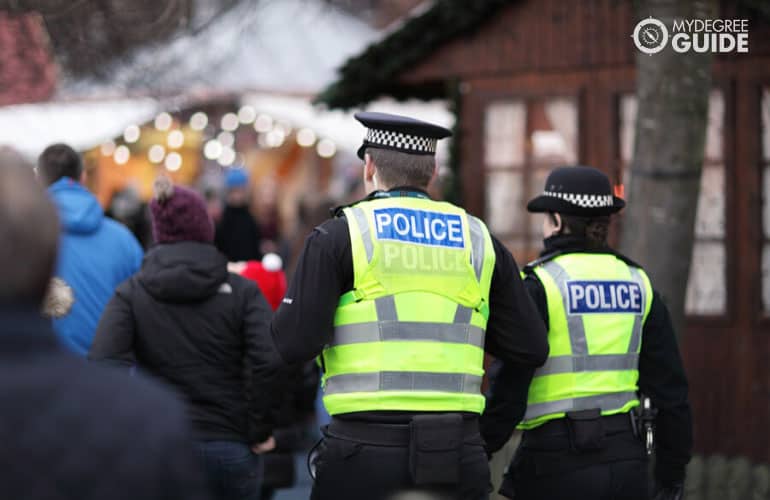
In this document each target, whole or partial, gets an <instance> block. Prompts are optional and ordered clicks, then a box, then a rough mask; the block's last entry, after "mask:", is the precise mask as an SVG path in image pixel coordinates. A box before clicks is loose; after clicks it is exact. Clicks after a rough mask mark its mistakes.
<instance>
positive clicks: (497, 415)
mask: <svg viewBox="0 0 770 500" xmlns="http://www.w3.org/2000/svg"><path fill="white" fill-rule="evenodd" d="M508 259H510V261H511V262H513V258H512V257H510V254H508ZM513 266H514V268H515V266H516V263H515V262H513ZM496 270H497V269H496ZM515 273H516V278H517V281H518V285H519V288H520V289H522V290H524V289H526V292H524V295H525V296H526V297H525V298H526V299H527V300H528V301H529V302H530V305H529V307H528V309H529V311H528V312H529V314H530V315H534V318H532V319H530V321H532V322H534V323H537V324H538V325H540V328H539V329H538V330H539V332H540V333H538V334H537V335H538V338H539V339H540V342H542V343H545V351H544V354H543V360H542V361H541V362H540V363H539V364H538V365H533V364H520V363H515V362H514V363H511V362H505V361H500V360H498V361H496V362H495V363H494V365H493V369H491V370H490V386H489V393H488V394H487V402H486V407H485V409H484V414H483V415H482V416H481V421H480V424H481V434H482V436H483V438H484V441H485V442H486V443H487V452H488V453H490V454H491V453H494V452H496V451H497V450H499V449H500V448H502V447H503V446H504V445H505V443H506V442H507V441H508V439H509V438H510V437H511V434H512V433H513V431H514V429H515V428H516V425H517V424H518V423H519V422H520V421H521V420H522V419H523V418H524V413H525V412H526V411H527V395H528V392H529V384H530V382H532V377H533V375H534V373H535V368H536V367H537V366H540V365H541V364H542V363H543V362H545V358H546V357H547V356H548V329H547V326H546V325H545V323H544V322H543V320H544V319H546V317H547V305H546V302H545V291H544V290H543V287H542V285H541V284H540V282H539V281H538V280H537V279H534V278H532V277H528V278H527V279H525V280H524V282H523V285H522V281H521V279H520V278H519V273H518V269H515ZM493 287H494V281H493ZM530 297H531V298H532V299H534V300H530ZM539 298H540V299H542V300H538V299H539ZM520 300H523V299H520ZM541 302H542V303H541ZM533 303H534V305H532V304H533ZM490 318H491V315H490Z"/></svg>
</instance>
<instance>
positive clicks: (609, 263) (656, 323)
mask: <svg viewBox="0 0 770 500" xmlns="http://www.w3.org/2000/svg"><path fill="white" fill-rule="evenodd" d="M624 205H625V202H624V201H623V200H622V199H620V198H617V197H615V196H613V194H612V191H611V187H610V182H609V180H608V179H607V177H606V176H605V175H604V174H603V173H602V172H600V171H599V170H597V169H594V168H590V167H562V168H557V169H555V170H554V171H553V172H551V174H550V175H549V176H548V179H547V180H546V186H545V190H544V192H543V193H542V195H540V196H538V197H537V198H535V199H533V200H532V201H530V202H529V205H528V206H527V209H528V210H529V211H530V212H545V213H546V216H545V220H544V224H543V233H544V236H545V238H546V239H545V251H544V252H543V254H542V256H541V257H540V258H539V259H538V260H536V261H535V262H533V263H531V264H529V265H528V266H527V267H526V268H525V273H526V280H525V285H526V287H527V289H528V291H529V292H530V294H531V295H532V297H533V299H534V300H535V303H536V304H537V306H538V308H539V310H540V314H541V316H542V317H543V319H544V320H545V321H546V323H547V325H548V342H549V345H550V355H549V358H548V361H547V362H546V363H545V365H544V366H542V367H541V368H539V369H537V370H536V371H535V376H534V378H533V380H532V384H531V386H530V388H529V396H528V404H527V407H526V414H525V415H524V418H523V420H522V421H521V424H520V428H523V429H524V435H523V437H522V442H521V445H520V447H519V450H518V452H517V455H516V457H515V458H514V460H513V463H512V464H511V467H510V468H509V472H508V474H507V476H506V478H505V481H504V483H503V486H502V488H501V493H503V494H504V495H506V496H508V497H510V498H515V499H516V500H519V499H521V500H533V499H549V500H557V499H572V498H597V499H598V498H601V499H607V500H610V499H624V500H633V499H640V500H641V499H647V498H648V488H647V464H646V454H645V446H644V444H643V443H642V442H641V440H640V439H637V438H646V432H645V429H644V428H643V426H635V425H632V419H631V418H630V415H629V412H630V411H632V409H633V408H635V407H637V406H638V405H639V396H638V394H637V392H638V391H639V390H641V392H642V393H643V394H645V395H647V396H649V397H650V398H651V399H652V402H653V403H654V405H655V407H656V408H657V411H658V414H657V418H656V419H655V425H656V426H657V441H658V442H657V458H656V480H657V483H658V492H657V495H656V497H655V498H659V499H664V498H665V499H675V498H680V496H681V490H682V482H683V479H684V471H685V465H686V464H687V462H688V461H689V459H690V451H691V446H692V429H691V419H690V408H689V404H688V402H687V381H686V378H685V374H684V369H683V367H682V362H681V359H680V357H679V351H678V349H677V344H676V340H675V338H674V332H673V329H672V325H671V321H670V318H669V313H668V310H667V308H666V305H665V304H664V303H663V301H662V300H661V297H660V296H659V295H658V294H657V292H655V291H654V290H653V289H652V286H651V284H650V280H649V278H648V277H647V275H646V274H645V272H644V271H643V270H642V269H641V268H640V267H639V265H637V264H635V263H634V262H632V261H630V260H629V259H627V258H626V257H624V256H623V255H620V254H618V253H616V252H614V251H613V250H611V249H610V248H609V247H608V246H607V242H606V238H607V228H608V224H609V215H610V214H612V213H615V212H617V211H618V210H620V209H621V208H623V206H624ZM513 380H515V377H508V379H507V380H496V381H495V382H494V384H493V390H492V396H491V402H490V405H489V406H490V412H488V414H486V415H485V417H484V418H485V420H484V424H485V428H484V429H483V434H484V436H485V438H488V440H489V441H490V442H489V444H490V447H491V448H492V449H495V448H499V447H500V446H502V442H501V441H502V440H503V439H505V438H507V436H509V435H510V432H511V430H512V428H513V427H512V426H513V425H515V424H516V422H517V421H518V415H520V410H519V409H518V408H517V406H518V404H517V401H516V399H515V398H514V397H512V396H511V395H510V389H509V388H508V386H507V384H510V383H511V382H512V381H513ZM506 400H508V403H509V404H508V405H507V410H506V404H505V402H506ZM511 415H513V416H514V418H511V417H510V416H511ZM640 427H642V428H640ZM501 428H502V430H501ZM635 434H636V437H635V436H634V435H635Z"/></svg>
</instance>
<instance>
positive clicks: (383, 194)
mask: <svg viewBox="0 0 770 500" xmlns="http://www.w3.org/2000/svg"><path fill="white" fill-rule="evenodd" d="M399 196H403V197H417V198H427V199H430V195H428V192H427V191H425V190H424V189H421V188H418V187H413V186H396V187H394V188H390V189H388V190H382V189H378V190H377V191H372V192H371V193H369V194H368V195H366V196H365V197H364V198H362V199H360V200H357V201H354V202H353V203H349V204H347V205H340V206H338V207H334V208H332V209H331V210H330V211H331V214H332V217H341V216H342V210H343V209H345V208H348V207H352V206H354V205H358V204H359V203H361V202H364V201H370V200H376V199H378V198H395V197H399Z"/></svg>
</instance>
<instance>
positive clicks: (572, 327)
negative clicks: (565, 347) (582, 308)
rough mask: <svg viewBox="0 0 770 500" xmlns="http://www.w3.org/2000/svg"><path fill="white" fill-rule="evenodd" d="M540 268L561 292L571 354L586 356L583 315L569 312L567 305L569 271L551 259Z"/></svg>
mask: <svg viewBox="0 0 770 500" xmlns="http://www.w3.org/2000/svg"><path fill="white" fill-rule="evenodd" d="M542 268H543V270H544V271H545V272H547V273H548V274H550V275H551V278H552V279H553V280H554V282H555V283H556V286H558V287H559V292H561V296H562V303H563V305H564V316H565V317H566V318H567V328H568V329H569V342H570V345H571V346H572V355H573V356H586V355H587V354H588V343H587V341H586V331H585V327H584V326H583V317H582V316H580V315H577V314H570V313H569V309H568V305H567V301H568V300H569V292H568V290H567V281H569V279H570V276H569V273H568V272H567V270H566V269H564V268H563V267H562V266H561V265H559V264H558V263H556V261H553V260H549V261H548V262H546V263H545V264H543V266H542Z"/></svg>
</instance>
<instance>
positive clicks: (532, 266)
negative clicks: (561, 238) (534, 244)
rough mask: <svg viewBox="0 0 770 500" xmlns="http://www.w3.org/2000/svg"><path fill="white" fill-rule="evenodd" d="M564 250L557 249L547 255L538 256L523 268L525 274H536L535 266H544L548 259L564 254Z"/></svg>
mask: <svg viewBox="0 0 770 500" xmlns="http://www.w3.org/2000/svg"><path fill="white" fill-rule="evenodd" d="M563 253H564V252H563V251H562V250H555V251H553V252H551V253H547V254H545V255H542V256H540V257H538V258H537V259H535V260H533V261H532V262H529V263H528V264H527V265H526V266H524V268H523V269H522V270H521V271H522V272H523V273H524V274H534V272H535V268H536V267H537V266H542V265H543V264H545V263H546V262H548V261H551V260H553V259H555V258H556V257H558V256H559V255H562V254H563Z"/></svg>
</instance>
